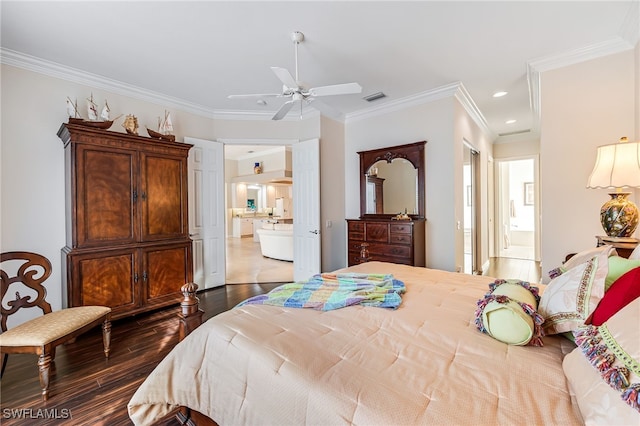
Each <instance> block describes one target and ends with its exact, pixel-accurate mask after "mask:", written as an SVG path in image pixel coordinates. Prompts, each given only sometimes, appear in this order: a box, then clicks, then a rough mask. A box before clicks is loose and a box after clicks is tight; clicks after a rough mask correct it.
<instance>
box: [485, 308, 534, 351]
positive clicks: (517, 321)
mask: <svg viewBox="0 0 640 426" xmlns="http://www.w3.org/2000/svg"><path fill="white" fill-rule="evenodd" d="M482 322H483V323H484V326H485V328H486V330H487V334H489V336H491V337H493V338H494V339H496V340H499V341H501V342H504V343H507V344H509V345H526V344H527V343H529V340H531V338H532V337H533V330H534V324H533V320H532V319H531V317H530V316H529V315H527V314H525V312H524V310H523V309H522V307H521V306H520V305H518V304H517V303H516V302H513V301H510V302H508V303H497V302H489V303H488V304H487V306H486V307H485V308H484V311H483V312H482Z"/></svg>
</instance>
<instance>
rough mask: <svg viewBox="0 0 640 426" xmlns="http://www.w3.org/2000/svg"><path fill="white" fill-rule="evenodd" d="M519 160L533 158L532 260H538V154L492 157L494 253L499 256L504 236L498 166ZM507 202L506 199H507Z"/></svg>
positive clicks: (501, 177) (500, 178)
mask: <svg viewBox="0 0 640 426" xmlns="http://www.w3.org/2000/svg"><path fill="white" fill-rule="evenodd" d="M521 160H533V192H534V203H533V216H534V218H533V222H534V225H533V226H534V237H533V240H534V255H533V257H534V259H533V260H534V261H536V262H540V234H541V229H540V227H541V222H540V155H538V154H531V155H519V156H512V157H503V158H495V157H494V158H493V172H494V186H493V188H494V216H495V217H494V255H495V257H500V252H501V249H500V242H501V241H502V238H503V237H504V232H503V226H502V223H503V220H502V219H503V211H504V208H503V206H502V203H503V202H504V200H503V194H502V191H501V186H502V184H503V183H502V181H503V176H502V174H501V173H500V167H501V165H502V164H504V163H508V162H512V161H521ZM507 202H508V201H507Z"/></svg>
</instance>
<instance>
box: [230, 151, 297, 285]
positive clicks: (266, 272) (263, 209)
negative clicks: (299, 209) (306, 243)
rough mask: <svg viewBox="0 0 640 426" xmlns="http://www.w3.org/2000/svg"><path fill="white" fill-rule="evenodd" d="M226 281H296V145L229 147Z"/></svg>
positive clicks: (242, 282)
mask: <svg viewBox="0 0 640 426" xmlns="http://www.w3.org/2000/svg"><path fill="white" fill-rule="evenodd" d="M224 153H225V155H224V158H225V193H226V197H225V198H226V215H225V228H226V235H225V241H226V253H227V255H226V276H225V282H226V284H244V283H265V282H291V281H293V267H294V266H293V215H294V213H293V207H292V205H293V199H292V185H293V181H292V162H291V149H290V147H287V146H272V145H229V144H226V145H225V148H224Z"/></svg>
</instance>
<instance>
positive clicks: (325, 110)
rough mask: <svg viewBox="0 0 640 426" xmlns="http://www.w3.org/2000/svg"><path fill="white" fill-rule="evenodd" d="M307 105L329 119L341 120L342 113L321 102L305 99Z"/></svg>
mask: <svg viewBox="0 0 640 426" xmlns="http://www.w3.org/2000/svg"><path fill="white" fill-rule="evenodd" d="M307 103H308V104H309V105H311V106H312V107H314V108H315V109H317V110H318V111H320V112H321V113H322V114H323V115H325V116H327V117H329V118H334V119H336V120H339V119H341V118H342V113H341V112H340V111H338V110H336V109H334V108H333V107H331V106H329V105H327V104H325V103H324V102H322V101H321V100H318V99H314V98H307Z"/></svg>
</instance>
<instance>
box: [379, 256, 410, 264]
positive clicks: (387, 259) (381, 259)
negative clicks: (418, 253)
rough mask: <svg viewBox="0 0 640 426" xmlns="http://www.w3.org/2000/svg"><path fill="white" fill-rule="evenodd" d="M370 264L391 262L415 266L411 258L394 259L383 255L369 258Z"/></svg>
mask: <svg viewBox="0 0 640 426" xmlns="http://www.w3.org/2000/svg"><path fill="white" fill-rule="evenodd" d="M369 262H389V263H398V264H400V265H413V259H412V258H410V257H393V256H385V255H381V254H372V255H371V256H369Z"/></svg>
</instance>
